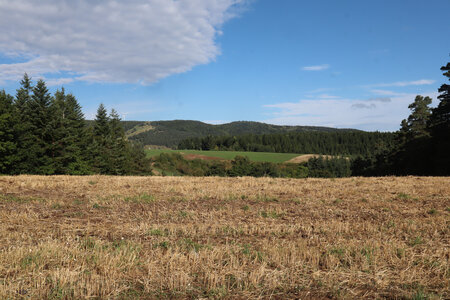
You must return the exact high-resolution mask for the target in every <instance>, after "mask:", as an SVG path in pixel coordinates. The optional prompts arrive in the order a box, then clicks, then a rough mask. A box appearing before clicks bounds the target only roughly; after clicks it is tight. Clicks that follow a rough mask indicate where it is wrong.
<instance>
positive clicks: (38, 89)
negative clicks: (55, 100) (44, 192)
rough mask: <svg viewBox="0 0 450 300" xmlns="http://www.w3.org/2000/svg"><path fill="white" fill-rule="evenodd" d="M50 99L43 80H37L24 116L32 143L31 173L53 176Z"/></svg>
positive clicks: (30, 149)
mask: <svg viewBox="0 0 450 300" xmlns="http://www.w3.org/2000/svg"><path fill="white" fill-rule="evenodd" d="M51 103H52V97H51V95H50V93H49V92H48V89H47V86H46V85H45V82H44V80H42V79H41V80H39V81H38V82H37V83H36V86H35V87H34V88H33V94H32V96H31V100H30V103H29V105H28V106H27V110H26V111H25V113H26V114H28V116H29V120H30V123H31V128H30V129H31V130H30V132H31V133H32V141H33V143H32V144H31V145H30V148H29V149H28V150H29V151H30V156H29V157H28V158H29V159H30V160H29V163H31V165H32V169H31V170H30V171H31V173H36V174H53V173H54V169H53V168H52V163H51V162H52V158H53V155H54V153H52V144H53V143H54V140H53V138H54V137H53V132H52V127H51V120H52V110H53V108H52V106H51Z"/></svg>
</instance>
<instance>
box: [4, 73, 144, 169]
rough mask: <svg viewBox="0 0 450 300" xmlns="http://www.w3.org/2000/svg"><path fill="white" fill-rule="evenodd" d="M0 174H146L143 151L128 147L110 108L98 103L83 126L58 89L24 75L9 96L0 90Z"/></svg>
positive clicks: (80, 116) (72, 102)
mask: <svg viewBox="0 0 450 300" xmlns="http://www.w3.org/2000/svg"><path fill="white" fill-rule="evenodd" d="M0 157H1V159H0V173H1V174H43V175H52V174H74V175H84V174H112V175H125V174H135V175H138V174H149V173H151V170H150V164H149V160H148V159H146V157H145V153H144V151H143V148H142V147H141V146H140V145H138V144H135V143H130V142H129V141H127V139H126V138H125V133H124V129H123V127H122V125H121V124H120V118H119V115H118V114H117V112H116V111H115V110H111V112H110V113H109V114H108V113H107V110H106V108H105V107H104V106H103V104H101V105H100V106H99V108H98V110H97V115H96V119H95V120H94V121H93V122H92V123H91V124H89V125H88V123H87V122H86V120H85V119H84V115H83V113H82V110H81V106H80V105H79V103H78V101H77V99H76V98H75V97H74V96H73V95H72V94H70V93H69V94H67V93H66V92H65V90H64V88H62V89H60V90H57V91H56V92H55V94H54V95H51V94H50V93H49V91H48V88H47V86H46V84H45V82H44V80H39V81H37V83H36V85H34V86H33V82H32V81H31V78H30V77H28V75H27V74H25V75H24V77H23V79H22V81H21V82H20V88H19V89H18V90H17V93H16V95H15V97H13V96H11V95H9V94H7V93H6V92H5V91H4V90H2V91H0Z"/></svg>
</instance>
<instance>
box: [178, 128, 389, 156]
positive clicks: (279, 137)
mask: <svg viewBox="0 0 450 300" xmlns="http://www.w3.org/2000/svg"><path fill="white" fill-rule="evenodd" d="M393 143H394V134H393V133H390V132H365V131H358V130H346V131H336V132H320V131H305V132H290V133H277V134H263V135H256V134H247V135H241V136H206V137H204V138H190V139H185V140H183V141H181V142H180V143H179V145H178V149H192V150H223V151H252V152H276V153H300V154H306V153H314V154H327V155H349V156H351V155H353V156H358V155H361V156H368V155H372V154H374V153H378V152H380V151H383V150H386V149H390V148H391V147H392V144H393Z"/></svg>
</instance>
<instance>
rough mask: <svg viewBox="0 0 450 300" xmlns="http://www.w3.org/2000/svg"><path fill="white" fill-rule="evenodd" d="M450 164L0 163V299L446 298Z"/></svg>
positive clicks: (447, 293)
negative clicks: (113, 166) (17, 167)
mask: <svg viewBox="0 0 450 300" xmlns="http://www.w3.org/2000/svg"><path fill="white" fill-rule="evenodd" d="M449 211H450V178H421V177H403V178H396V177H386V178H370V179H369V178H347V179H336V180H333V179H270V178H259V179H257V178H189V177H182V178H181V177H108V176H87V177H74V176H56V177H45V176H18V177H0V299H21V298H24V299H87V298H102V299H103V298H108V299H139V298H140V299H154V298H166V299H168V298H170V299H173V298H178V299H184V298H213V299H214V298H215V299H218V298H233V299H245V298H254V299H255V298H271V299H286V298H293V299H295V298H296V299H298V298H301V299H325V298H336V299H349V298H350V299H360V298H368V299H375V298H378V299H379V298H389V299H427V298H429V299H440V298H441V299H449V298H450V292H449V285H450V281H449V275H450V268H449V266H450V265H449V254H450V253H449V237H450V235H449V228H450V219H449V216H450V212H449Z"/></svg>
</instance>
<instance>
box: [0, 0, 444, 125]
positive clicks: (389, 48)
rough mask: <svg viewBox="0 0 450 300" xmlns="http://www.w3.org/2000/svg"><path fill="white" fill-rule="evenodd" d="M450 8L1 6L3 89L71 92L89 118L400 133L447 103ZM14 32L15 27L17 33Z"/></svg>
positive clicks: (142, 0) (433, 0)
mask: <svg viewBox="0 0 450 300" xmlns="http://www.w3.org/2000/svg"><path fill="white" fill-rule="evenodd" d="M448 11H450V1H448V0H429V1H416V0H412V1H398V0H391V1H345V0H343V1H331V0H328V1H325V0H323V1H299V0H280V1H274V0H253V1H245V0H185V1H174V0H128V1H106V0H99V1H96V2H92V1H88V0H80V1H54V0H43V1H40V5H39V7H37V6H36V4H35V1H31V0H18V1H2V0H0V28H3V29H1V34H0V88H4V89H5V90H6V91H7V92H9V93H12V94H14V93H15V90H16V89H17V88H18V81H19V80H20V77H21V76H22V75H23V73H24V72H27V73H28V74H30V75H31V76H32V77H33V79H38V78H44V79H45V80H46V81H47V83H48V85H49V86H50V89H51V90H52V91H54V90H56V88H58V87H60V86H61V85H64V87H65V89H66V90H67V91H69V92H72V93H73V94H74V95H75V96H76V97H77V99H78V100H79V102H80V104H81V105H82V106H83V109H84V112H85V115H86V117H87V118H89V119H90V118H93V115H94V114H95V111H96V108H97V107H98V105H99V104H100V103H104V104H105V105H106V106H107V108H115V109H116V110H118V111H119V113H120V114H121V115H122V116H123V118H124V119H126V120H171V119H193V120H201V121H205V122H208V123H224V122H230V121H238V120H250V121H261V122H266V123H272V124H283V125H284V124H287V125H315V126H331V127H338V128H358V129H363V130H380V131H392V130H397V129H398V127H399V124H400V121H401V120H402V119H403V118H406V117H407V116H408V114H409V110H408V108H407V106H408V104H409V103H411V102H412V101H413V100H414V97H415V95H417V94H421V95H429V96H431V97H433V99H434V100H433V102H434V105H436V104H437V100H435V99H436V96H437V89H438V87H439V86H440V85H441V84H442V83H444V82H445V78H444V77H443V76H442V73H441V72H440V70H439V68H440V67H441V66H442V65H444V64H446V63H447V62H448V61H449V54H450V38H449V37H450V26H449V25H448V15H447V14H448ZM5 28H8V30H5Z"/></svg>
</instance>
